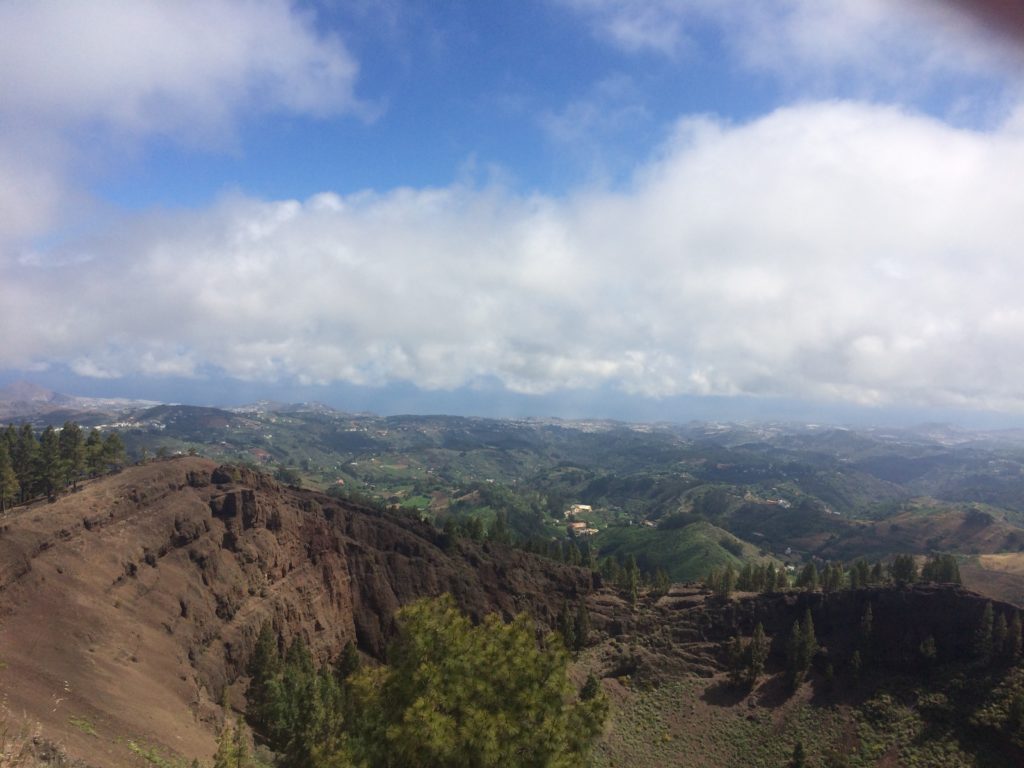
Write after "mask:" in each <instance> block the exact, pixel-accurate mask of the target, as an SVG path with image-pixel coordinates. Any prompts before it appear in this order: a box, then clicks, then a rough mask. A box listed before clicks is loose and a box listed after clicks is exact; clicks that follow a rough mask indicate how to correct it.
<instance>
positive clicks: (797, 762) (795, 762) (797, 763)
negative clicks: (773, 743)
mask: <svg viewBox="0 0 1024 768" xmlns="http://www.w3.org/2000/svg"><path fill="white" fill-rule="evenodd" d="M789 765H790V768H805V767H806V765H807V754H806V753H805V752H804V744H803V742H802V741H798V742H797V743H796V745H795V746H794V747H793V757H792V758H790V761H789Z"/></svg>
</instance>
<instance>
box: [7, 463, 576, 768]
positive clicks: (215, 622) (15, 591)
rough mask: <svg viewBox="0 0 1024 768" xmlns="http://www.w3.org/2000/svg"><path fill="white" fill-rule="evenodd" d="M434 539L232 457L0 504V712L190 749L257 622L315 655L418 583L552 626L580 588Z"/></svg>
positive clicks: (554, 574) (77, 734) (533, 566)
mask: <svg viewBox="0 0 1024 768" xmlns="http://www.w3.org/2000/svg"><path fill="white" fill-rule="evenodd" d="M443 543H444V542H443V540H442V538H441V536H440V534H439V533H438V532H437V531H436V530H435V529H434V528H433V527H432V526H430V525H427V524H423V523H420V522H419V521H417V520H414V519H409V518H406V517H403V516H400V515H397V514H391V513H380V512H377V511H374V510H370V509H365V508H360V507H357V506H353V505H349V504H346V503H343V502H339V501H337V500H335V499H331V498H329V497H327V496H324V495H322V494H318V493H314V492H311V491H299V490H295V489H291V488H286V487H282V486H280V485H278V484H277V483H276V482H274V481H273V480H271V479H269V478H267V477H265V476H262V475H259V474H257V473H254V472H251V471H249V470H247V469H240V468H231V467H216V466H215V465H213V464H212V463H210V462H207V461H205V460H202V459H197V458H182V459H176V460H171V461H164V462H155V463H152V464H149V465H146V466H141V467H133V468H130V469H128V470H126V471H125V472H123V473H122V474H120V475H116V476H113V477H109V478H103V479H100V480H97V481H94V482H91V483H88V484H86V485H85V487H84V488H83V489H82V490H81V491H80V492H78V493H74V494H70V495H68V496H66V497H63V498H61V499H60V500H58V501H57V502H56V503H53V504H46V503H40V504H36V505H34V506H31V507H28V508H23V509H19V510H17V511H16V512H14V513H12V514H10V515H8V516H7V517H6V518H4V519H3V521H2V527H0V658H2V661H3V662H4V663H5V667H4V668H3V669H2V670H0V686H2V690H3V692H4V694H5V696H6V698H7V702H6V703H7V706H8V708H9V709H10V710H11V711H12V712H24V713H26V714H27V715H28V716H29V717H30V718H31V719H33V720H36V721H38V722H39V723H40V724H41V725H42V728H43V731H44V732H45V733H47V734H48V735H50V736H55V737H57V738H58V739H59V740H60V741H62V742H64V743H66V744H67V746H68V748H69V751H71V752H72V753H73V754H77V755H82V756H83V757H85V758H86V759H87V760H88V761H89V762H90V763H92V764H94V765H123V764H128V762H129V759H130V758H131V755H130V754H129V753H128V752H126V749H125V747H124V744H125V740H126V739H132V740H134V741H135V742H136V743H138V744H146V745H152V746H156V747H157V748H158V749H161V750H164V751H165V752H166V753H167V754H170V753H176V754H180V755H184V756H186V757H188V758H189V759H191V757H193V756H200V757H204V758H205V757H208V756H209V755H210V754H211V753H212V751H213V747H214V744H213V739H212V733H213V728H212V727H211V726H214V725H216V724H217V722H218V718H219V715H218V711H217V708H216V707H214V706H213V704H212V701H214V700H217V699H218V698H219V697H220V696H221V693H222V691H223V690H224V689H225V688H226V687H229V686H230V685H231V684H232V683H233V682H234V681H236V680H237V679H238V678H239V677H240V676H241V675H243V674H244V668H245V664H246V662H247V660H248V657H249V654H250V652H251V649H252V646H253V644H254V641H255V638H256V635H257V634H258V632H259V629H260V626H261V625H262V624H263V622H265V621H269V622H271V623H272V624H273V626H274V627H275V629H276V630H277V631H278V632H279V633H280V634H281V636H282V637H283V639H284V641H285V642H289V641H290V640H291V639H292V638H294V637H296V636H301V637H303V638H304V639H305V640H306V642H307V643H308V644H309V646H310V648H311V649H312V651H313V653H314V655H316V656H317V657H319V658H320V659H322V660H326V659H328V658H331V657H333V656H334V655H335V654H336V653H337V652H338V651H339V650H340V649H341V648H342V647H343V645H344V644H345V642H347V641H348V640H354V641H355V642H356V643H357V645H358V647H359V648H360V649H361V650H362V651H363V652H364V653H366V654H369V655H371V656H376V657H378V658H380V657H382V656H383V653H384V650H385V647H386V643H387V641H388V639H389V637H390V636H391V634H392V633H393V631H394V625H393V621H394V618H393V617H394V612H395V610H396V609H397V608H398V607H400V606H401V605H403V604H405V603H408V602H410V601H412V600H415V599H417V598H419V597H423V596H430V595H436V594H440V593H442V592H451V593H452V594H453V595H454V596H455V597H456V599H457V600H458V601H459V603H460V604H461V605H462V606H463V607H464V608H465V609H466V610H467V611H469V612H470V613H471V614H474V615H477V616H481V615H483V614H486V613H489V612H492V611H499V612H501V613H502V614H504V615H506V616H511V615H512V614H514V613H516V612H519V611H523V610H528V611H530V612H531V613H532V614H533V615H534V616H535V617H536V618H537V619H538V620H539V621H541V622H548V623H552V624H553V623H554V621H555V617H556V616H557V615H558V613H559V612H560V611H561V610H562V607H563V605H564V603H565V601H566V600H568V599H576V598H578V597H582V596H583V595H585V594H587V593H588V592H590V591H591V590H592V589H593V587H594V584H593V583H592V578H593V577H592V575H591V574H590V572H589V571H586V570H583V569H579V568H570V567H567V566H561V565H558V564H555V563H552V562H550V561H547V560H543V559H541V558H537V557H534V556H532V555H528V554H525V553H522V552H518V551H515V550H511V549H508V548H505V547H493V548H492V547H490V546H488V545H486V544H485V545H480V544H475V543H472V542H458V543H456V544H455V545H453V546H449V547H448V548H447V549H445V548H443V547H442V544H443ZM86 722H87V723H89V727H88V728H87V727H85V726H84V725H83V723H86ZM75 724H77V725H75ZM88 731H95V732H96V734H98V735H96V736H94V735H92V734H90V733H88ZM118 740H120V741H118Z"/></svg>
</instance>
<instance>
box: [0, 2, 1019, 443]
mask: <svg viewBox="0 0 1024 768" xmlns="http://www.w3.org/2000/svg"><path fill="white" fill-rule="evenodd" d="M1022 65H1024V5H1020V4H1017V3H1016V0H1012V1H1009V2H1008V1H1007V0H972V1H970V2H969V1H968V0H829V1H828V2H822V0H764V2H756V3H755V2H749V0H507V1H506V0H487V2H477V1H474V0H461V1H460V0H451V2H444V3H429V2H428V3H424V2H413V1H412V0H409V1H408V2H406V1H405V0H350V1H348V2H344V1H342V0H322V1H321V2H297V1H296V2H289V1H288V0H231V1H229V0H176V1H175V2H170V1H169V0H167V1H165V2H158V1H157V0H134V1H133V2H132V3H123V2H117V1H116V0H90V2H77V1H75V0H67V1H64V2H61V1H58V0H53V1H52V2H51V1H48V0H0V72H3V73H4V74H3V76H2V77H0V385H2V384H4V383H8V382H12V381H15V380H29V381H33V382H36V383H39V384H42V385H44V386H48V387H50V388H53V389H56V390H58V391H62V392H66V393H71V394H83V395H89V394H91V395H103V396H122V397H145V398H149V399H158V400H164V401H173V402H193V403H204V404H218V405H237V404H241V403H243V402H247V401H252V400H257V399H278V400H319V401H322V402H326V403H329V404H331V405H334V406H336V407H339V408H343V409H348V410H374V411H377V412H382V413H396V412H447V413H466V414H478V415H501V416H524V415H535V416H548V415H555V416H566V417H612V418H627V419H639V420H656V419H671V420H686V419H688V418H758V417H760V418H765V419H772V418H779V417H792V418H814V419H823V420H829V419H832V420H841V421H867V422H870V421H877V422H885V421H899V420H901V419H902V420H923V419H928V420H947V421H958V420H960V421H971V420H974V421H984V422H985V423H986V424H995V425H997V424H1001V423H1007V424H1009V423H1014V424H1022V423H1024V386H1022V382H1024V341H1022V340H1024V301H1022V288H1024V251H1022V249H1021V243H1024V184H1021V183H1020V179H1021V171H1022V170H1024V66H1022Z"/></svg>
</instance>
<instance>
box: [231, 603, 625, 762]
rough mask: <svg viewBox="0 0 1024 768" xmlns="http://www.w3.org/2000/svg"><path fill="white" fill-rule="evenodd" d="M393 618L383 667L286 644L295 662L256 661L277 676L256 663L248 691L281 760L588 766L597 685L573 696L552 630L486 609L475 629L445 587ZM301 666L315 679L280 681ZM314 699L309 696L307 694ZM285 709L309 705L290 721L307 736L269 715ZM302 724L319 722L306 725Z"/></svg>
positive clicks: (600, 710)
mask: <svg viewBox="0 0 1024 768" xmlns="http://www.w3.org/2000/svg"><path fill="white" fill-rule="evenodd" d="M398 620H399V625H400V632H399V635H398V638H397V639H396V641H395V642H394V643H393V644H392V646H391V648H390V650H389V653H388V662H389V663H388V665H387V666H383V667H378V668H375V669H364V670H362V671H359V672H356V673H354V674H350V675H349V674H348V671H349V669H350V668H351V665H341V664H339V665H336V666H335V667H334V668H333V669H331V668H329V667H325V668H324V669H322V670H320V672H314V671H313V669H312V666H311V665H310V664H309V663H308V661H305V660H303V659H302V658H301V656H302V654H301V653H299V654H296V653H293V652H289V654H288V656H292V657H293V659H292V661H294V662H295V663H294V664H292V663H290V661H289V659H288V658H287V657H286V659H285V660H284V664H283V666H281V665H280V664H279V663H278V660H276V659H272V658H271V659H266V660H265V661H262V662H260V664H261V666H265V668H266V669H268V670H270V671H271V674H272V675H273V676H274V678H275V679H269V680H268V679H266V678H265V676H263V675H262V674H261V673H260V672H259V671H257V670H254V672H255V673H256V674H254V677H253V682H254V684H255V686H256V688H255V689H251V691H252V693H254V694H257V695H256V696H255V697H253V698H255V699H260V698H261V694H258V693H257V691H264V692H266V693H264V694H262V699H263V701H262V702H261V703H260V704H258V705H257V708H256V709H257V712H258V713H259V714H258V715H257V717H256V718H254V719H255V720H256V722H255V723H254V725H256V727H257V730H261V729H263V728H265V729H266V730H267V732H269V733H271V734H277V737H276V738H274V737H272V738H271V739H270V741H271V742H272V744H271V746H274V747H275V748H277V749H279V750H281V751H282V752H283V755H282V756H283V758H284V759H283V760H282V762H283V763H284V764H292V765H302V764H305V765H314V766H331V767H334V766H337V767H338V768H341V767H342V766H373V767H374V768H378V767H379V768H386V767H389V766H395V767H396V768H397V766H411V765H415V766H422V767H423V768H431V767H434V768H454V767H456V766H472V767H474V768H487V767H489V766H495V767H497V766H509V767H510V768H515V766H523V767H525V766H549V767H550V768H561V767H563V766H564V767H565V768H568V767H569V766H579V765H584V764H585V763H586V754H587V752H588V751H589V748H590V745H591V743H592V742H593V740H594V738H595V737H596V736H597V735H598V734H599V732H600V730H601V727H602V724H603V722H604V718H605V715H606V713H607V703H606V700H605V698H604V696H603V695H602V694H601V693H600V691H599V690H595V689H596V686H588V687H587V689H585V695H584V696H583V697H582V698H581V697H580V696H579V695H578V694H577V692H576V689H575V686H573V685H572V683H571V682H570V680H569V677H568V674H567V668H568V662H569V656H568V653H567V652H566V651H565V649H564V646H563V644H562V641H561V639H560V638H559V637H558V636H557V635H556V634H554V633H549V634H547V635H545V636H544V637H543V638H542V639H541V640H540V642H538V634H537V631H536V628H535V626H534V624H533V622H532V621H531V620H530V619H529V618H528V617H526V616H522V615H521V616H519V617H517V618H516V619H514V620H513V621H512V622H510V623H507V624H506V623H504V622H503V621H502V620H501V618H500V617H498V616H496V615H491V616H488V617H487V618H486V619H485V620H484V621H483V622H482V623H481V624H479V625H478V626H474V625H473V623H472V622H471V621H470V620H469V619H468V618H467V617H466V616H464V615H463V614H462V613H461V612H460V611H459V610H458V608H457V607H456V605H455V602H454V600H452V598H451V597H449V596H447V595H446V596H442V597H440V598H436V599H432V600H423V601H420V602H417V603H414V604H412V605H410V606H407V607H406V608H404V609H403V610H402V611H401V612H400V613H399V615H398ZM264 655H266V654H265V653H264ZM306 659H308V657H306ZM292 666H294V667H295V669H291V667H292ZM301 667H305V674H307V675H310V676H312V677H315V678H316V680H317V682H313V681H312V680H311V681H310V683H309V684H302V683H301V682H299V683H297V682H296V681H295V680H292V681H290V682H289V678H293V677H294V676H295V675H301V674H303V673H302V671H301ZM290 691H291V692H296V693H297V692H300V691H301V692H302V697H303V699H304V701H302V702H300V701H295V702H293V703H292V704H289V702H287V701H285V700H278V701H274V700H273V699H276V698H277V697H278V696H281V697H284V698H288V697H289V696H290V694H289V692H290ZM268 694H269V696H268ZM321 694H323V695H322V698H321ZM268 698H269V699H270V700H269V701H268V700H267V699H268ZM318 698H320V699H321V700H320V702H319V703H317V702H315V701H311V699H313V700H315V699H318ZM254 703H256V702H253V701H251V702H250V706H251V705H252V704H254ZM293 706H298V707H299V708H303V707H312V709H313V710H316V711H310V712H307V713H306V714H305V715H304V717H303V718H302V720H298V719H294V720H292V722H291V729H297V730H307V732H308V743H301V742H304V741H307V739H305V738H300V739H296V738H295V736H296V734H295V733H294V731H293V732H292V733H291V734H288V735H286V734H284V733H281V731H280V729H279V727H278V726H279V724H278V723H274V722H267V720H271V721H273V720H275V719H276V718H275V715H274V713H282V714H283V713H285V712H288V711H291V710H292V709H293ZM252 714H256V712H252V713H250V716H251V715H252ZM267 715H269V717H267ZM288 719H290V718H288ZM300 723H302V724H305V725H306V726H307V728H303V726H302V725H301V724H300ZM312 723H317V726H316V727H314V728H308V726H309V725H310V724H312ZM291 729H290V730H291ZM274 742H276V743H274Z"/></svg>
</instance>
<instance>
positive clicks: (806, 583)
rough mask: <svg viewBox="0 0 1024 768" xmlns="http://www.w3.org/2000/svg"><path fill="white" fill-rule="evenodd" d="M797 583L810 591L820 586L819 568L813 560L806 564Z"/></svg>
mask: <svg viewBox="0 0 1024 768" xmlns="http://www.w3.org/2000/svg"><path fill="white" fill-rule="evenodd" d="M796 585H797V586H798V587H800V588H802V589H806V590H807V591H808V592H814V591H815V590H816V589H817V588H818V569H817V567H816V566H815V565H814V562H813V561H812V562H809V563H807V565H805V566H804V569H803V570H802V571H801V572H800V577H799V578H798V579H797V580H796Z"/></svg>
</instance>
